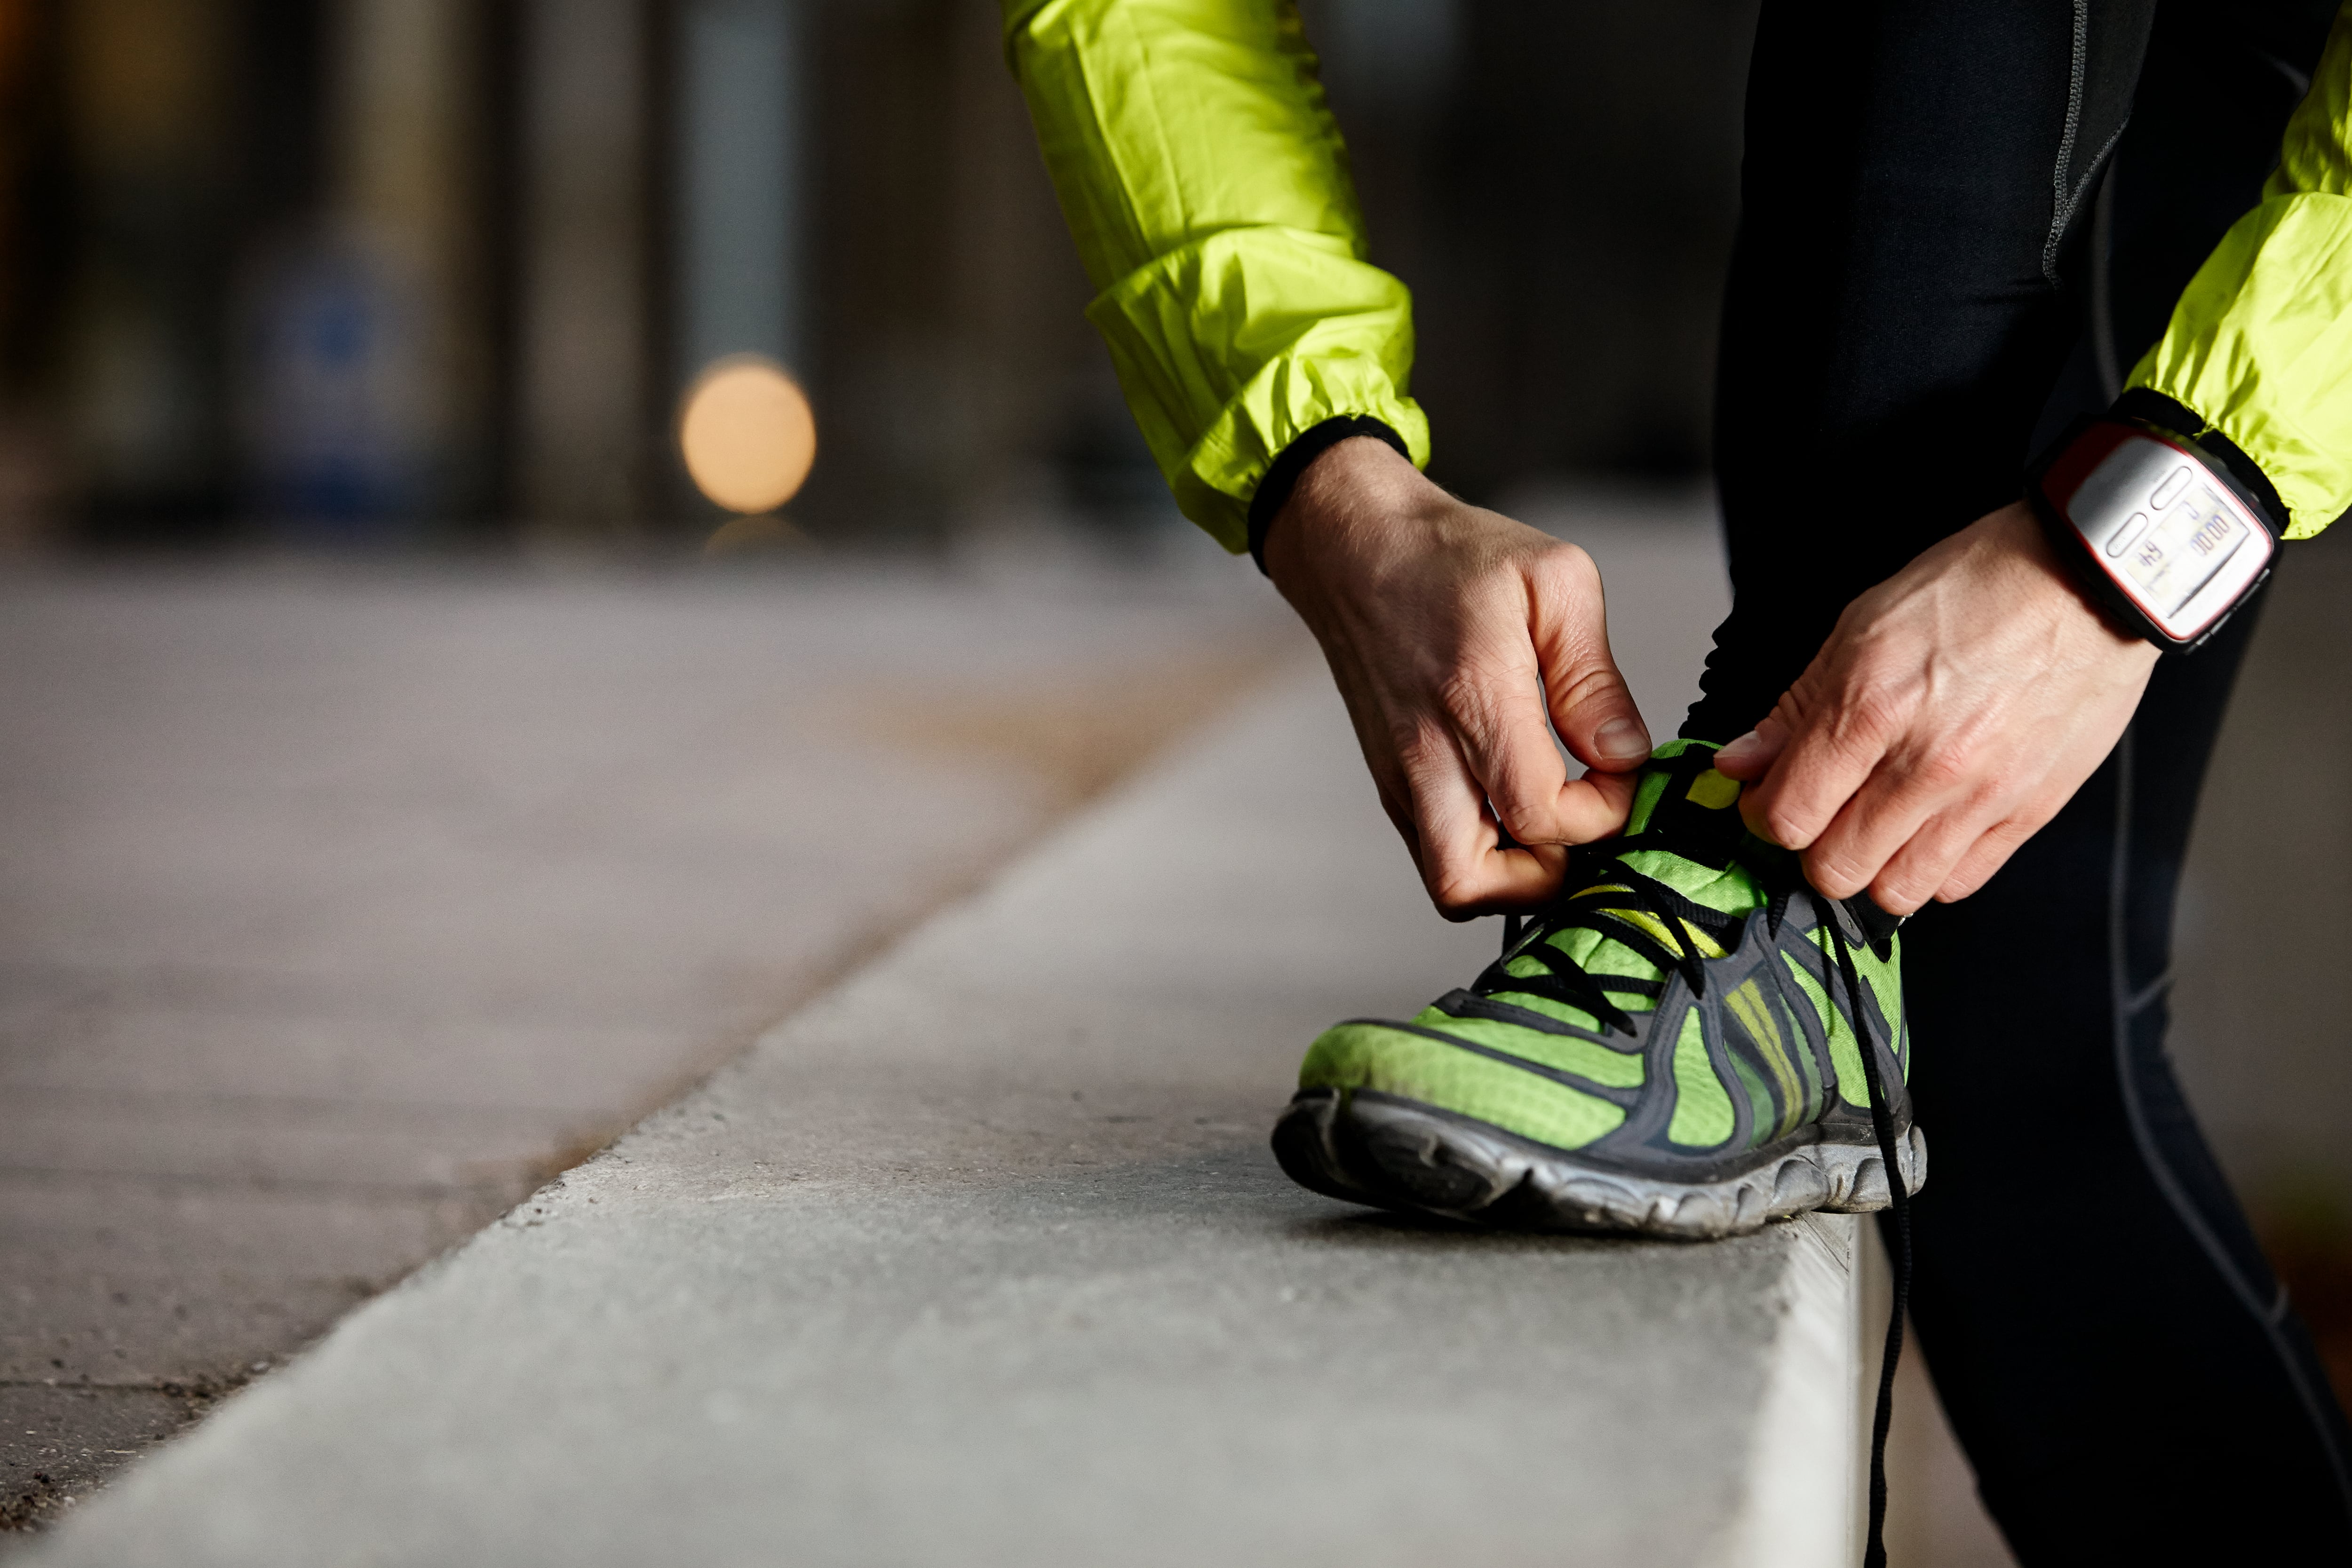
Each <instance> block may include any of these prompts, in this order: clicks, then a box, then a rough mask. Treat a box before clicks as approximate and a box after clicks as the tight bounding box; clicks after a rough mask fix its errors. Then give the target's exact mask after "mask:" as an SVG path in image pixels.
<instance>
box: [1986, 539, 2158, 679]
mask: <svg viewBox="0 0 2352 1568" xmlns="http://www.w3.org/2000/svg"><path fill="white" fill-rule="evenodd" d="M1985 521H1986V522H1987V523H1989V524H1993V525H1996V527H1997V538H1998V541H1999V548H2000V549H2001V550H2002V551H2003V552H2004V553H2005V554H2007V555H2009V556H2010V557H2011V559H2014V560H2015V561H2016V562H2017V564H2018V566H2019V567H2020V568H2021V570H2024V571H2026V572H2028V573H2029V574H2030V575H2031V580H2032V583H2033V590H2032V598H2033V600H2034V601H2036V602H2039V603H2041V604H2042V605H2043V606H2045V607H2046V610H2047V613H2048V614H2050V615H2051V616H2052V617H2053V619H2055V620H2057V621H2059V622H2064V623H2068V624H2074V625H2078V626H2081V627H2083V628H2084V629H2085V630H2086V631H2087V630H2093V629H2095V631H2096V632H2097V633H2098V635H2099V636H2100V638H2101V640H2103V641H2104V642H2106V643H2113V644H2114V645H2115V646H2116V648H2117V649H2118V650H2125V649H2131V648H2139V649H2145V650H2146V651H2147V655H2148V657H2149V659H2150V660H2151V661H2153V660H2154V658H2155V657H2156V652H2157V651H2156V649H2154V648H2153V647H2151V646H2149V644H2148V643H2147V642H2146V641H2145V640H2144V639H2142V638H2141V636H2140V635H2139V633H2138V632H2137V631H2136V630H2134V629H2132V628H2131V627H2128V626H2125V625H2123V624H2121V623H2120V622H2118V621H2117V620H2116V616H2115V615H2114V614H2113V613H2112V612H2110V611H2109V610H2108V609H2107V608H2106V606H2105V605H2103V604H2101V603H2100V602H2099V601H2098V600H2097V599H2096V598H2095V597H2094V596H2093V595H2092V594H2091V593H2090V592H2089V591H2087V590H2086V589H2085V588H2084V585H2083V582H2082V580H2081V579H2080V578H2079V577H2077V576H2076V575H2075V574H2074V570H2072V569H2071V568H2069V567H2068V566H2067V564H2066V562H2065V560H2064V559H2063V558H2061V557H2060V555H2059V553H2058V550H2057V547H2056V546H2055V545H2053V543H2052V542H2051V538H2050V535H2049V533H2048V531H2047V530H2046V529H2045V528H2043V527H2042V521H2041V519H2040V518H2039V517H2035V516H2034V513H2033V508H2032V507H2030V506H2028V505H2027V504H2026V503H2024V502H2023V501H2019V502H2015V503H2013V504H2011V505H2010V506H2007V507H2002V508H2001V509H2000V511H1998V512H1995V513H1993V514H1992V515H1991V516H1990V517H1987V518H1986V519H1985Z"/></svg>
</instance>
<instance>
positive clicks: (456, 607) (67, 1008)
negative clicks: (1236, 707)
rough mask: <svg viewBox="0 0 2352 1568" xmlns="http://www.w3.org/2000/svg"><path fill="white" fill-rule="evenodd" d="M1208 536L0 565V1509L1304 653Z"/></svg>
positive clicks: (370, 1283) (525, 1177)
mask: <svg viewBox="0 0 2352 1568" xmlns="http://www.w3.org/2000/svg"><path fill="white" fill-rule="evenodd" d="M1201 554H1202V565H1203V567H1205V568H1206V569H1207V570H1202V571H1197V572H1185V571H1175V572H1171V571H1168V570H1157V571H1150V570H1111V569H1108V568H1105V567H1103V566H1101V565H1099V564H1097V565H1094V566H1087V565H1084V564H1070V563H1068V562H1064V563H1062V564H1059V565H1053V566H1050V567H1048V566H1045V565H1042V564H1040V563H1036V562H1030V563H1028V564H1025V565H1024V564H1023V563H1022V562H1020V561H1018V560H1011V561H1005V562H1000V563H997V564H995V565H992V566H991V565H985V564H983V565H980V566H967V567H963V568H953V567H950V568H941V567H939V566H936V565H934V566H921V565H913V566H901V567H898V568H880V567H868V568H856V567H835V566H826V565H824V564H823V563H814V564H803V565H801V566H798V567H793V568H791V569H788V570H772V571H761V570H753V571H749V572H736V573H723V572H721V573H714V572H690V571H689V572H673V573H669V574H664V575H656V574H651V573H642V572H613V573H609V574H596V573H579V572H573V573H570V574H563V573H558V574H551V575H550V574H536V573H531V572H527V571H520V570H502V571H490V570H478V571H466V570H458V569H457V568H454V567H445V568H435V569H415V570H395V569H383V568H379V569H375V570H361V569H335V568H330V567H323V566H319V565H316V564H313V565H310V566H293V565H286V564H279V565H277V566H267V565H262V566H256V565H252V564H246V565H240V566H234V567H228V568H224V569H221V570H179V571H170V570H149V571H141V572H127V573H126V572H122V571H119V570H118V571H105V572H100V571H94V570H93V571H72V570H56V571H47V572H40V573H21V574H16V575H12V576H6V577H0V730H5V733H6V734H7V736H8V737H9V740H8V745H7V746H6V747H0V1260H5V1267H0V1483H5V1484H0V1522H5V1521H7V1519H8V1516H11V1515H13V1516H15V1518H16V1519H17V1520H20V1521H21V1520H22V1519H23V1518H24V1517H26V1515H31V1516H34V1517H38V1516H40V1515H41V1514H43V1513H45V1512H48V1511H54V1510H56V1509H58V1508H59V1507H62V1506H64V1500H66V1499H68V1498H72V1497H75V1496H79V1495H84V1494H86V1493H87V1492H88V1491H89V1488H90V1486H91V1484H92V1483H93V1482H94V1481H95V1480H96V1479H98V1478H100V1477H101V1476H103V1475H104V1474H105V1473H106V1472H108V1471H109V1470H110V1469H114V1468H116V1467H117V1466H119V1465H120V1464H121V1462H122V1461H123V1460H124V1459H125V1458H128V1457H129V1456H130V1455H131V1454H132V1453H135V1452H136V1451H137V1450H139V1449H140V1448H142V1447H143V1446H144V1444H145V1443H146V1442H148V1441H150V1440H152V1439H153V1438H154V1437H159V1436H162V1435H163V1434H165V1433H168V1432H170V1431H172V1430H173V1429H175V1428H176V1427H179V1426H181V1425H182V1424H184V1422H185V1421H186V1420H187V1419H188V1418H189V1417H190V1416H193V1415H195V1414H197V1413H198V1412H200V1411H201V1410H202V1409H203V1407H204V1406H205V1402H206V1401H207V1400H208V1399H209V1398H210V1397H212V1396H215V1395H217V1394H219V1393H221V1392H223V1391H225V1390H226V1389H228V1388H231V1387H234V1386H236V1385H237V1384H238V1383H239V1382H241V1381H242V1380H244V1379H245V1378H247V1376H249V1375H252V1374H253V1373H254V1372H255V1371H257V1370H258V1369H259V1368H261V1367H266V1366H267V1365H268V1364H271V1363H272V1362H274V1361H275V1360H276V1359H278V1358H279V1357H281V1356H283V1355H285V1354H288V1353H289V1352H291V1351H293V1350H295V1349H296V1348H298V1347H299V1346H300V1345H301V1344H303V1343H306V1342H308V1341H309V1340H310V1339H311V1338H313V1337H314V1336H315V1335H316V1334H317V1333H320V1331H322V1330H323V1329H325V1328H326V1327H327V1326H328V1325H329V1324H330V1323H331V1322H333V1321H334V1320H335V1319H336V1318H337V1317H339V1316H340V1315H341V1313H343V1312H345V1311H347V1310H349V1309H350V1308H351V1307H352V1305H354V1304H355V1303H357V1302H358V1301H362V1300H364V1299H366V1298H367V1297H368V1296H369V1295H371V1294H373V1292H374V1291H378V1290H380V1289H382V1288H383V1287H384V1286H385V1285H388V1284H390V1283H392V1282H393V1281H395V1280H397V1279H399V1278H400V1277H402V1276H403V1275H404V1274H406V1273H407V1272H408V1271H409V1270H413V1269H414V1268H415V1267H416V1266H417V1265H418V1264H420V1263H422V1262H424V1261H425V1260H426V1259H428V1258H430V1257H432V1256H434V1255H435V1254H436V1253H437V1252H439V1251H441V1250H442V1249H445V1248H446V1247H448V1246H450V1245H452V1244H453V1243H455V1242H457V1241H458V1240H461V1239H464V1238H465V1237H467V1236H468V1235H470V1234H472V1233H473V1232H474V1231H476V1230H478V1228H480V1227H481V1226H483V1225H484V1224H487V1223H488V1221H490V1220H491V1219H492V1218H495V1217H496V1216H497V1215H499V1213H501V1212H503V1211H504V1210H505V1209H506V1208H508V1207H509V1206H510V1205H511V1204H512V1203H513V1202H514V1201H515V1200H516V1199H518V1198H520V1197H522V1196H523V1195H524V1194H526V1193H528V1192H529V1191H530V1190H531V1189H532V1188H533V1187H535V1186H538V1185H539V1184H540V1183H541V1181H543V1180H545V1179H546V1178H547V1177H548V1176H551V1175H553V1174H555V1173H556V1172H558V1171H561V1170H562V1169H563V1168H565V1167H566V1166H570V1165H572V1164H573V1163H575V1162H576V1161H577V1160H578V1159H580V1158H581V1157H583V1156H584V1155H586V1154H588V1153H590V1152H592V1151H593V1149H595V1148H596V1147H598V1146H599V1145H602V1144H604V1143H605V1142H606V1141H608V1140H609V1139H610V1138H612V1137H613V1136H614V1135H615V1134H618V1133H619V1132H620V1131H622V1130H623V1129H624V1128H625V1127H626V1126H627V1125H628V1124H630V1123H632V1122H634V1121H635V1120H636V1119H637V1118H638V1117H639V1116H641V1115H643V1114H644V1113H646V1112H647V1111H649V1110H651V1109H653V1108H654V1107H656V1106H657V1105H659V1104H661V1103H665V1102H667V1101H668V1100H670V1099H672V1098H673V1097H675V1096H676V1095H677V1093H678V1092H680V1091H681V1090H683V1089H684V1088H685V1087H686V1086H688V1084H690V1083H692V1082H694V1081H695V1080H696V1079H697V1078H698V1077H699V1076H701V1075H702V1074H704V1073H706V1072H708V1071H709V1070H710V1069H711V1068H713V1067H715V1066H716V1065H718V1064H719V1062H721V1061H726V1060H727V1059H729V1058H730V1057H731V1056H733V1055H734V1054H736V1053H737V1052H739V1051H740V1050H741V1049H742V1048H743V1047H744V1046H745V1045H746V1044H747V1043H748V1042H749V1041H750V1040H751V1039H752V1038H753V1037H754V1036H755V1035H756V1034H757V1033H758V1032H759V1030H761V1029H762V1028H764V1027H765V1026H766V1025H768V1024H769V1023H771V1022H772V1021H773V1020H774V1019H776V1018H778V1017H779V1016H781V1015H782V1014H783V1013H784V1012H785V1011H787V1010H789V1009H790V1008H791V1007H792V1006H793V1004H794V1003H796V1002H798V1001H800V1000H802V999H803V998H805V997H807V996H808V995H810V994H811V993H812V992H813V991H814V990H815V989H816V988H819V987H820V986H821V985H822V984H823V983H824V981H826V980H827V979H829V978H830V977H833V976H835V975H836V974H838V973H840V972H841V971H842V970H843V969H844V968H845V967H851V966H854V965H855V964H856V963H858V962H861V961H863V960H864V959H865V958H866V957H867V956H870V955H872V954H873V953H875V952H876V951H878V950H879V949H880V948H881V947H883V946H887V943H888V942H889V941H890V940H892V939H893V938H894V936H896V934H897V933H898V931H900V930H901V929H903V928H904V927H905V926H906V925H908V923H910V922H912V921H914V920H917V919H919V917H920V916H921V915H923V914H924V913H926V912H927V911H929V909H931V908H932V907H934V906H935V905H937V904H939V903H940V901H941V900H942V899H946V898H949V897H951V896H953V895H955V894H957V893H959V892H961V891H962V890H964V889H967V888H969V887H970V886H971V884H972V883H973V882H974V880H975V879H976V878H977V877H979V876H980V875H982V873H985V872H987V871H988V870H989V869H991V868H992V867H993V866H995V865H997V864H999V863H1001V862H1003V860H1004V859H1005V858H1006V857H1007V856H1009V855H1011V854H1013V853H1014V852H1017V851H1018V850H1019V848H1020V847H1021V846H1022V845H1024V844H1025V843H1027V842H1029V841H1032V840H1034V838H1035V837H1036V836H1037V835H1038V834H1039V833H1040V832H1042V831H1045V829H1046V828H1047V827H1049V826H1050V825H1051V824H1052V823H1054V822H1055V821H1060V820H1061V819H1062V818H1063V817H1064V816H1065V815H1066V813H1067V811H1068V810H1069V809H1070V808H1071V807H1072V806H1073V805H1074V804H1075V803H1076V802H1077V801H1078V800H1083V799H1085V798H1087V796H1089V795H1090V794H1092V793H1094V792H1096V791H1097V790H1098V789H1100V788H1101V787H1102V786H1103V785H1104V784H1105V783H1107V782H1108V780H1109V779H1114V778H1117V777H1118V776H1119V775H1120V774H1121V773H1122V772H1124V771H1125V770H1126V769H1128V768H1130V767H1132V766H1133V765H1134V764H1135V763H1136V762H1137V761H1138V760H1139V758H1142V757H1144V756H1147V755H1149V754H1150V751H1151V750H1152V749H1153V748H1154V747H1156V746H1158V745H1160V744H1161V743H1162V742H1164V741H1165V740H1166V739H1168V738H1169V737H1171V736H1173V735H1176V734H1181V732H1183V731H1184V730H1185V729H1187V728H1189V727H1192V726H1193V725H1195V724H1197V723H1198V722H1199V721H1200V720H1201V718H1202V716H1204V715H1206V714H1209V713H1212V712H1214V711H1216V710H1217V709H1218V708H1219V707H1220V706H1223V705H1224V704H1225V703H1227V702H1229V701H1230V700H1232V698H1233V697H1234V695H1235V694H1237V693H1239V692H1241V691H1244V690H1246V689H1247V688H1248V687H1249V686H1250V685H1251V684H1252V683H1253V682H1255V680H1257V679H1259V678H1261V677H1262V675H1263V673H1264V671H1265V669H1266V668H1268V667H1269V662H1270V661H1272V660H1275V659H1276V658H1277V657H1279V656H1283V655H1284V654H1285V652H1286V651H1290V652H1295V651H1296V649H1297V647H1298V646H1299V645H1300V643H1301V639H1300V637H1299V634H1298V633H1297V632H1296V631H1295V630H1294V629H1292V628H1291V627H1290V626H1289V624H1288V622H1287V619H1286V615H1285V613H1284V612H1283V611H1282V610H1281V607H1280V605H1279V604H1278V602H1277V601H1276V599H1275V597H1274V595H1273V594H1272V593H1271V592H1270V591H1268V590H1266V589H1265V586H1264V585H1263V584H1262V583H1260V582H1259V581H1257V580H1256V579H1255V575H1254V574H1249V573H1246V572H1234V571H1233V570H1230V563H1228V562H1226V561H1224V560H1223V559H1222V558H1221V557H1219V555H1218V553H1217V552H1216V551H1214V550H1213V549H1205V548H1204V549H1202V552H1201Z"/></svg>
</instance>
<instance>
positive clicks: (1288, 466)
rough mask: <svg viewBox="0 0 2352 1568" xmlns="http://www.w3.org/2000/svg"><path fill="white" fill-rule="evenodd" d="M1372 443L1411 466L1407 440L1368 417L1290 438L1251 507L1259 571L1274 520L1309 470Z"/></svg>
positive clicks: (1332, 422) (1345, 417) (1343, 419)
mask: <svg viewBox="0 0 2352 1568" xmlns="http://www.w3.org/2000/svg"><path fill="white" fill-rule="evenodd" d="M1364 439H1370V440H1372V441H1376V442H1379V443H1381V444H1383V445H1385V446H1388V447H1389V448H1391V450H1393V451H1394V452H1395V453H1396V455H1398V456H1399V457H1401V458H1402V459H1404V461H1405V462H1406V463H1407V464H1408V465H1410V464H1411V463H1412V451H1411V450H1410V449H1409V448H1408V447H1407V446H1406V445H1405V444H1404V437H1403V436H1402V435H1399V434H1397V433H1396V432H1395V431H1394V430H1392V429H1391V428H1390V427H1389V425H1388V424H1387V423H1385V422H1383V421H1381V420H1377V419H1374V418H1371V417H1370V415H1367V414H1353V413H1347V414H1337V415H1334V416H1333V417H1331V418H1329V419H1327V420H1324V421H1322V422H1321V423H1318V424H1316V425H1313V426H1310V427H1309V428H1308V429H1307V430H1304V431H1302V432H1300V433H1299V434H1297V435H1296V436H1294V437H1292V438H1291V442H1290V444H1288V445H1287V446H1285V447H1284V448H1283V449H1282V450H1281V451H1280V452H1278V453H1276V454H1275V458H1274V461H1273V462H1272V463H1270V464H1268V465H1266V470H1265V476H1264V477H1263V478H1261V479H1260V480H1259V481H1258V486H1257V490H1256V493H1255V494H1254V495H1252V496H1251V497H1250V503H1249V519H1248V524H1249V552H1250V559H1253V560H1255V561H1256V562H1257V569H1258V570H1260V571H1264V570H1265V540H1266V535H1267V533H1268V531H1269V530H1270V529H1271V528H1273V526H1274V522H1275V519H1276V517H1279V516H1281V514H1282V512H1283V511H1284V510H1285V508H1286V507H1287V506H1288V504H1289V501H1290V497H1291V493H1292V492H1293V491H1294V490H1296V489H1297V486H1298V483H1299V481H1300V480H1301V479H1302V478H1304V477H1305V476H1306V473H1307V469H1309V468H1311V467H1313V466H1314V465H1316V464H1317V463H1318V462H1319V461H1321V459H1322V456H1323V455H1324V454H1325V453H1326V452H1328V451H1329V450H1331V448H1333V447H1335V446H1340V445H1344V444H1348V443H1349V442H1352V441H1359V440H1364Z"/></svg>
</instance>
